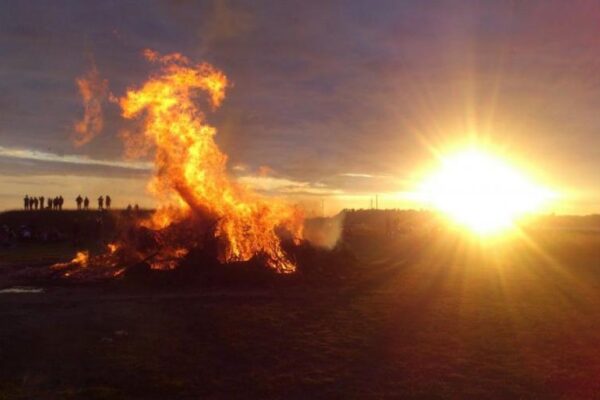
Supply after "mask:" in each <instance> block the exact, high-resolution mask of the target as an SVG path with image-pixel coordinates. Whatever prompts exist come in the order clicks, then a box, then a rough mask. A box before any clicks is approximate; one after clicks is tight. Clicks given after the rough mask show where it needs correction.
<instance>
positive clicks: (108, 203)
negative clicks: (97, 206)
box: [106, 195, 112, 210]
mask: <svg viewBox="0 0 600 400" xmlns="http://www.w3.org/2000/svg"><path fill="white" fill-rule="evenodd" d="M111 202H112V199H111V198H110V196H109V195H106V209H107V210H109V209H110V203H111Z"/></svg>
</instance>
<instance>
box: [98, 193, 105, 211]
mask: <svg viewBox="0 0 600 400" xmlns="http://www.w3.org/2000/svg"><path fill="white" fill-rule="evenodd" d="M103 208H104V197H102V196H100V197H98V210H100V211H102V209H103Z"/></svg>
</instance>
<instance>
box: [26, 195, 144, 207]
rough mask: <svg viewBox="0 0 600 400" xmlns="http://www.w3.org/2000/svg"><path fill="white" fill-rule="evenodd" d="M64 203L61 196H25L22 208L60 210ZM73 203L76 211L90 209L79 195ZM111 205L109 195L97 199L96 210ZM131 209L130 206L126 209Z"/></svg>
mask: <svg viewBox="0 0 600 400" xmlns="http://www.w3.org/2000/svg"><path fill="white" fill-rule="evenodd" d="M64 203H65V199H64V198H63V197H62V196H56V197H54V198H52V197H48V198H45V197H44V196H39V197H36V196H29V195H25V198H23V207H24V208H25V210H62V209H63V205H64ZM75 203H77V209H78V210H89V209H90V199H89V198H88V197H87V196H85V197H81V195H79V196H77V198H76V199H75ZM111 204H112V199H111V198H110V196H109V195H106V197H105V196H100V197H98V209H99V210H104V209H107V210H108V209H110V206H111ZM136 207H137V205H136ZM128 208H129V209H131V205H130V206H129V207H128Z"/></svg>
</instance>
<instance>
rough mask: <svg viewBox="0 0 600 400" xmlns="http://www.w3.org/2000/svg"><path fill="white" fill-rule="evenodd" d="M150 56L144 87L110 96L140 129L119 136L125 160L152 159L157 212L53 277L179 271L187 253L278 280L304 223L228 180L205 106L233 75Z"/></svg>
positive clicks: (292, 210) (213, 104) (177, 58)
mask: <svg viewBox="0 0 600 400" xmlns="http://www.w3.org/2000/svg"><path fill="white" fill-rule="evenodd" d="M144 56H145V57H146V59H147V60H149V61H150V62H152V63H154V64H156V65H157V66H158V71H157V72H156V73H155V74H153V75H152V76H151V77H150V78H149V79H148V80H147V81H146V82H145V83H144V84H143V85H141V87H139V88H135V89H129V90H128V91H127V92H126V94H125V95H124V96H123V97H121V98H118V99H117V98H113V101H114V102H116V103H117V104H118V105H119V107H120V109H121V115H122V116H123V117H124V118H125V119H133V120H136V122H139V123H140V128H139V129H137V131H136V132H127V133H124V134H122V135H121V137H122V138H123V140H124V142H125V146H126V150H127V153H128V154H130V155H131V154H135V155H136V156H146V155H149V153H151V152H153V153H154V176H153V178H152V180H151V182H150V183H149V185H148V188H149V190H150V192H151V193H152V194H153V195H154V196H155V198H156V199H157V201H158V209H157V211H156V212H155V213H154V214H153V215H152V216H151V217H150V218H149V219H146V220H143V221H139V222H138V223H136V224H135V226H129V227H127V228H125V229H121V232H120V234H119V236H118V238H117V240H116V241H115V242H114V243H112V244H111V245H109V247H110V250H109V251H107V252H106V253H105V254H102V255H100V256H94V257H89V255H87V256H86V255H85V253H81V254H79V255H78V256H77V257H76V258H75V259H74V260H73V261H72V262H70V263H66V264H60V265H56V266H55V269H57V270H61V271H64V273H65V275H67V274H76V271H77V269H79V270H81V271H88V272H89V271H90V270H91V269H94V270H97V271H100V270H107V269H108V270H111V273H112V274H115V275H118V274H121V273H123V271H125V268H127V267H128V266H133V265H141V264H145V265H148V266H149V267H150V268H151V269H173V268H175V267H177V266H178V265H180V264H181V263H182V262H183V261H184V259H186V257H187V261H188V262H189V261H190V254H198V251H200V252H201V253H202V254H204V257H205V258H206V257H208V258H211V257H212V258H214V259H216V260H218V262H219V263H221V264H226V263H239V262H248V261H249V260H261V263H263V264H264V265H265V267H268V268H270V269H272V270H273V271H276V272H278V273H290V272H293V271H294V270H295V268H296V266H295V263H294V262H293V260H292V259H290V257H289V255H288V253H286V251H284V249H283V247H282V240H287V241H289V242H291V243H296V244H299V243H300V240H301V238H302V226H303V215H302V212H301V211H300V210H299V209H297V208H296V207H293V206H290V205H288V204H286V203H284V202H283V201H280V200H277V199H272V198H269V199H265V198H263V197H260V196H259V195H257V194H255V193H253V192H252V191H251V190H250V189H249V188H247V187H244V186H242V185H241V184H239V183H237V182H235V181H234V180H232V179H231V178H230V177H229V175H228V173H227V156H226V155H225V154H224V153H223V152H222V151H221V150H220V149H219V147H218V146H217V144H216V143H215V140H214V137H215V135H216V129H215V128H214V127H212V126H210V125H209V124H207V123H206V116H205V113H204V112H203V111H202V110H201V108H200V107H199V104H200V101H199V100H200V99H199V98H200V95H201V94H205V95H206V99H207V103H208V104H207V105H208V107H209V108H210V109H212V110H214V109H216V108H218V107H219V106H220V105H221V103H222V102H223V100H224V98H225V90H226V88H227V87H228V80H227V77H226V76H225V75H224V74H223V73H222V72H221V71H219V70H217V69H215V68H214V67H213V66H211V65H209V64H206V63H201V64H193V63H192V62H191V61H190V60H189V59H188V58H186V57H185V56H183V55H181V54H170V55H160V54H158V53H156V52H154V51H151V50H146V51H145V52H144Z"/></svg>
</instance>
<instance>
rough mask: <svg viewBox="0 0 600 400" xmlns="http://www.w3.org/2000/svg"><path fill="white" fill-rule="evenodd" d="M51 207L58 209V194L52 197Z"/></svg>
mask: <svg viewBox="0 0 600 400" xmlns="http://www.w3.org/2000/svg"><path fill="white" fill-rule="evenodd" d="M52 208H54V209H55V210H58V196H56V197H55V198H53V199H52Z"/></svg>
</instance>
